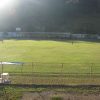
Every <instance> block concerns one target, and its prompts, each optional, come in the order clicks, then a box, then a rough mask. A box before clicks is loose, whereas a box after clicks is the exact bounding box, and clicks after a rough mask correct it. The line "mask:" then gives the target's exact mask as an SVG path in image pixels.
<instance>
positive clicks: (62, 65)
mask: <svg viewBox="0 0 100 100" xmlns="http://www.w3.org/2000/svg"><path fill="white" fill-rule="evenodd" d="M63 67H64V64H63V63H62V64H61V73H62V72H63Z"/></svg>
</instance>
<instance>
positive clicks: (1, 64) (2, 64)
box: [1, 62, 4, 73]
mask: <svg viewBox="0 0 100 100" xmlns="http://www.w3.org/2000/svg"><path fill="white" fill-rule="evenodd" d="M1 66H2V73H3V71H4V68H3V64H2V62H1Z"/></svg>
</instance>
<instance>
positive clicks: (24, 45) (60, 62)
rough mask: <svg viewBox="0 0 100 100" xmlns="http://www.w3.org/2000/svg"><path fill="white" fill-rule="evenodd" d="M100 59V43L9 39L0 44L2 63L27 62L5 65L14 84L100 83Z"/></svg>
mask: <svg viewBox="0 0 100 100" xmlns="http://www.w3.org/2000/svg"><path fill="white" fill-rule="evenodd" d="M99 60H100V43H98V42H85V41H74V43H73V44H72V41H34V40H5V41H4V42H3V43H2V42H1V43H0V61H2V62H24V64H22V65H3V71H4V72H9V73H10V75H11V80H12V83H18V84H21V83H22V84H23V83H26V84H30V83H31V84H33V83H36V84H84V83H89V84H92V83H93V84H99V83H100V79H99V74H100V63H99ZM0 71H1V72H2V65H0ZM91 75H92V80H91ZM48 77H49V78H48ZM58 77H60V78H59V80H58ZM94 79H95V80H94Z"/></svg>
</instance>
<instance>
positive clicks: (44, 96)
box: [22, 91, 100, 100]
mask: <svg viewBox="0 0 100 100" xmlns="http://www.w3.org/2000/svg"><path fill="white" fill-rule="evenodd" d="M55 96H56V97H61V98H62V99H55V100H100V94H79V93H66V92H54V91H45V92H34V93H23V97H22V100H52V97H55ZM53 100H54V99H53Z"/></svg>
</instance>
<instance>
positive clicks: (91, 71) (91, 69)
mask: <svg viewBox="0 0 100 100" xmlns="http://www.w3.org/2000/svg"><path fill="white" fill-rule="evenodd" d="M90 74H91V76H92V74H93V63H92V64H91V67H90Z"/></svg>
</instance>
